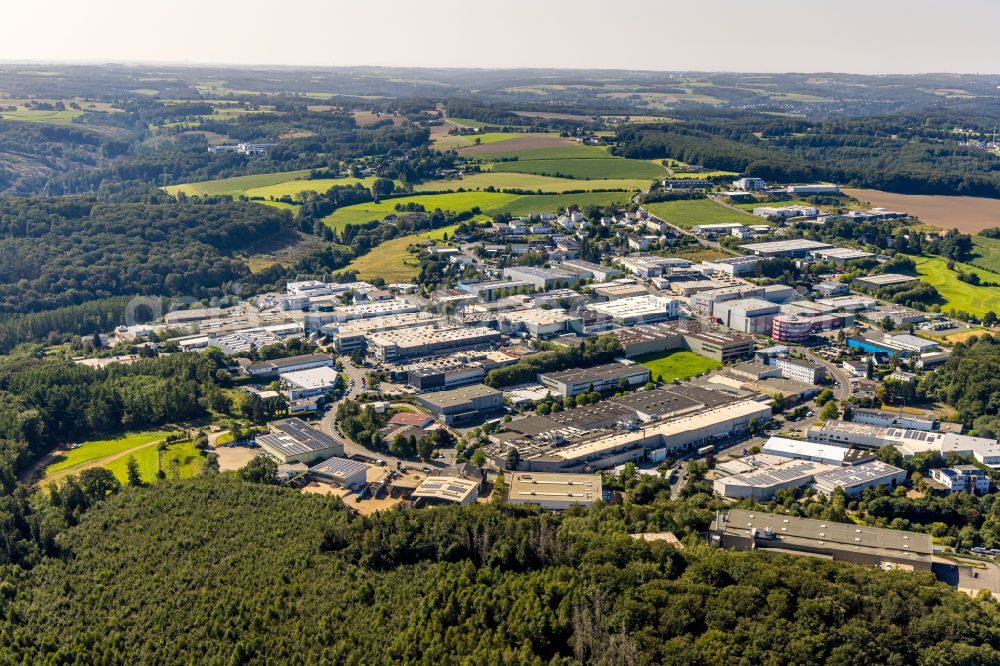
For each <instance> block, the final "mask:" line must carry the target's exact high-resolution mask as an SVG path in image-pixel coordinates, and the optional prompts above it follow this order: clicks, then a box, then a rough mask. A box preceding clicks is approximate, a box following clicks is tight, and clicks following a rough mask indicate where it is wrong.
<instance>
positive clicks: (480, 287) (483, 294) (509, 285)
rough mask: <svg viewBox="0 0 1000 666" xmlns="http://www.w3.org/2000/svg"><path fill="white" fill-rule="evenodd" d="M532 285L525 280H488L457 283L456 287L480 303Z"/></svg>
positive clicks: (512, 293) (511, 293) (509, 294)
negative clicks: (474, 297)
mask: <svg viewBox="0 0 1000 666" xmlns="http://www.w3.org/2000/svg"><path fill="white" fill-rule="evenodd" d="M529 287H530V288H534V285H533V284H531V283H530V282H527V281H525V280H488V281H482V282H480V281H475V282H459V283H458V285H457V286H456V288H457V289H460V290H461V291H465V292H468V293H469V294H472V295H473V296H476V297H477V298H479V299H480V300H482V301H485V302H490V301H493V300H496V299H497V298H501V297H504V296H511V295H514V294H516V293H517V292H519V291H521V292H524V291H526V290H527V289H528V288H529Z"/></svg>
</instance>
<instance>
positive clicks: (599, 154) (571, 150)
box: [470, 135, 665, 171]
mask: <svg viewBox="0 0 1000 666" xmlns="http://www.w3.org/2000/svg"><path fill="white" fill-rule="evenodd" d="M522 136H523V135H522ZM470 157H475V158H476V159H478V160H483V161H486V162H488V161H490V160H491V159H495V158H500V157H506V158H510V157H517V160H518V161H521V160H525V161H530V160H587V159H589V160H608V159H625V158H624V157H615V156H614V155H612V154H611V153H609V152H608V149H607V148H606V147H604V146H584V145H581V144H579V143H568V144H566V145H565V146H549V147H548V148H525V149H521V150H506V151H504V150H503V144H502V143H501V144H497V145H496V150H494V151H490V152H488V153H485V152H482V153H481V152H476V153H472V154H470ZM635 161H636V162H641V161H642V160H635ZM653 166H655V165H653ZM661 171H665V170H663V169H661Z"/></svg>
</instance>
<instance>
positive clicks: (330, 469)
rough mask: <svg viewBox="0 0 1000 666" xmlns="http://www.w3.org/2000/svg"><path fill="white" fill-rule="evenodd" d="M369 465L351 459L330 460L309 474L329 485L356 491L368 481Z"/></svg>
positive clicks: (311, 469) (312, 469)
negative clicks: (332, 484)
mask: <svg viewBox="0 0 1000 666" xmlns="http://www.w3.org/2000/svg"><path fill="white" fill-rule="evenodd" d="M368 467H369V466H368V465H367V464H365V463H363V462H360V461H357V460H351V459H350V458H336V457H334V458H330V459H329V460H324V461H323V462H321V463H320V464H318V465H316V466H315V467H312V468H310V469H309V474H311V475H312V476H313V477H315V478H317V479H319V480H320V481H326V482H328V483H335V484H337V485H338V486H340V487H341V488H350V489H351V490H354V489H356V488H360V487H362V486H363V485H365V483H366V482H367V480H368Z"/></svg>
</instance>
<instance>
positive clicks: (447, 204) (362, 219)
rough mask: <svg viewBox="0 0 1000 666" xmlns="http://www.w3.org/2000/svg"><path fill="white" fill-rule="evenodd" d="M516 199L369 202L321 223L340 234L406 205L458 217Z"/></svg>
mask: <svg viewBox="0 0 1000 666" xmlns="http://www.w3.org/2000/svg"><path fill="white" fill-rule="evenodd" d="M517 196H518V195H516V194H502V193H500V192H453V193H447V194H425V195H415V196H412V197H401V198H398V199H385V200H383V201H380V202H379V203H374V202H370V203H361V204H354V205H353V206H345V207H344V208H340V209H338V210H335V211H334V212H333V213H331V214H330V215H327V216H326V217H325V218H323V223H324V224H326V225H327V226H330V227H332V228H333V229H336V230H337V231H340V230H342V229H343V228H344V226H345V225H347V224H364V223H366V222H371V221H372V220H380V221H381V220H382V219H383V218H385V216H387V215H389V214H391V213H394V212H395V209H396V206H397V205H400V204H401V205H406V204H408V203H416V204H421V205H422V206H424V208H426V209H427V210H428V211H432V210H434V209H436V208H440V209H441V210H450V211H452V212H455V213H460V212H462V211H466V210H471V209H472V208H475V207H476V206H478V207H479V208H481V209H482V210H483V212H486V211H488V210H492V209H494V208H497V207H499V206H502V205H503V204H505V203H509V202H511V201H513V200H514V199H516V198H517Z"/></svg>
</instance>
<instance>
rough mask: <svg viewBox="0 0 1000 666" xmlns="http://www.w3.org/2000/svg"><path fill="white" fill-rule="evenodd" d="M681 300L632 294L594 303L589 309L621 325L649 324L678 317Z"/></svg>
mask: <svg viewBox="0 0 1000 666" xmlns="http://www.w3.org/2000/svg"><path fill="white" fill-rule="evenodd" d="M678 305H679V301H677V300H676V299H673V298H667V297H664V296H653V295H652V294H647V295H645V296H632V297H630V298H620V299H618V300H616V301H608V302H607V303H592V304H590V305H588V306H587V308H588V309H589V310H592V311H594V312H597V313H599V314H604V315H607V316H608V317H611V319H612V321H614V322H615V323H616V324H618V325H619V326H634V325H636V324H648V323H652V322H657V321H663V320H665V319H676V318H677V314H678Z"/></svg>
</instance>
